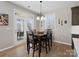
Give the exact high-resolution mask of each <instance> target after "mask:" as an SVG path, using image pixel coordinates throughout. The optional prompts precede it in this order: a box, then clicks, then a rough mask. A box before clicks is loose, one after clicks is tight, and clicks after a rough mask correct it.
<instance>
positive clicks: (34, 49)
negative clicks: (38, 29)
mask: <svg viewBox="0 0 79 59" xmlns="http://www.w3.org/2000/svg"><path fill="white" fill-rule="evenodd" d="M34 53H35V44H34V45H33V57H34Z"/></svg>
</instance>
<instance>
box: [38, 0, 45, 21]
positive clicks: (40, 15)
mask: <svg viewBox="0 0 79 59" xmlns="http://www.w3.org/2000/svg"><path fill="white" fill-rule="evenodd" d="M37 20H45V16H44V15H43V14H42V1H40V14H39V16H37Z"/></svg>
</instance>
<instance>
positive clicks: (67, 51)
mask: <svg viewBox="0 0 79 59" xmlns="http://www.w3.org/2000/svg"><path fill="white" fill-rule="evenodd" d="M73 56H74V50H72V49H71V46H68V45H64V44H60V43H56V42H55V43H53V46H52V48H51V51H49V52H48V54H46V52H45V50H42V53H41V57H73ZM0 57H32V50H31V52H30V54H29V55H28V54H27V48H26V44H22V45H19V46H17V47H14V48H11V49H9V50H6V51H4V52H0ZM35 57H38V51H36V52H35Z"/></svg>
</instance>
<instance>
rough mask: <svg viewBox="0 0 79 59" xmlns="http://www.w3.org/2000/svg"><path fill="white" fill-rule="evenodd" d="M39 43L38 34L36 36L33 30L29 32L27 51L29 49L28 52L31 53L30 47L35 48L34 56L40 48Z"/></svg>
mask: <svg viewBox="0 0 79 59" xmlns="http://www.w3.org/2000/svg"><path fill="white" fill-rule="evenodd" d="M31 45H32V46H31ZM37 45H38V38H37V36H35V35H34V33H33V32H27V51H28V54H29V53H30V49H31V48H32V49H33V54H32V56H34V53H35V51H36V50H38V46H37Z"/></svg>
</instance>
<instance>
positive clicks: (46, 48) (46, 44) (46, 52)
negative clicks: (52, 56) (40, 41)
mask: <svg viewBox="0 0 79 59" xmlns="http://www.w3.org/2000/svg"><path fill="white" fill-rule="evenodd" d="M45 44H46V53H48V51H47V42H45Z"/></svg>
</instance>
